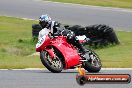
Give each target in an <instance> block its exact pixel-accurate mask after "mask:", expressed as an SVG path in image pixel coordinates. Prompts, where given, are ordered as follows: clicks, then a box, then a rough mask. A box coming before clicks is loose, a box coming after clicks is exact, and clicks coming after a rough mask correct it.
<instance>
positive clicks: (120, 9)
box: [38, 0, 132, 13]
mask: <svg viewBox="0 0 132 88" xmlns="http://www.w3.org/2000/svg"><path fill="white" fill-rule="evenodd" d="M38 1H41V0H38ZM43 2H47V3H55V4H65V5H73V6H86V7H89V8H91V9H100V10H111V11H120V12H131V13H132V9H124V8H116V7H103V6H93V5H82V4H73V3H62V2H53V1H43Z"/></svg>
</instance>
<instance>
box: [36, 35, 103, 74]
mask: <svg viewBox="0 0 132 88" xmlns="http://www.w3.org/2000/svg"><path fill="white" fill-rule="evenodd" d="M45 37H46V38H45ZM44 40H45V42H43V41H44ZM36 51H37V52H40V59H41V62H42V64H43V65H44V66H45V67H46V68H47V69H48V70H49V71H51V72H53V73H59V72H61V71H62V69H73V68H75V67H77V66H82V67H83V68H84V69H85V70H87V71H88V72H99V71H100V69H101V66H102V65H101V61H100V58H99V57H98V55H97V54H96V53H95V52H94V51H92V50H90V49H87V54H88V55H89V58H84V57H83V55H82V54H81V53H78V49H77V48H76V47H74V46H73V45H72V44H69V43H68V42H67V39H66V37H65V36H57V37H54V38H50V37H49V35H47V36H44V38H41V39H40V40H39V41H38V43H37V48H36Z"/></svg>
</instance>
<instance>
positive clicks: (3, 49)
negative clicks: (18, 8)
mask: <svg viewBox="0 0 132 88" xmlns="http://www.w3.org/2000/svg"><path fill="white" fill-rule="evenodd" d="M34 23H38V22H37V21H33V20H23V19H18V18H13V17H5V16H0V68H7V69H12V68H43V65H42V64H41V62H40V59H39V57H38V56H29V55H31V54H32V53H34V52H35V43H34V42H33V40H32V35H31V29H32V28H31V25H32V24H34ZM117 35H118V37H119V39H120V41H121V44H120V45H118V46H108V47H105V48H103V49H96V50H95V51H96V52H97V53H98V54H99V56H100V58H101V60H102V64H103V67H110V68H112V67H123V68H125V67H132V65H131V63H132V39H131V38H132V32H123V31H122V32H121V31H120V32H117Z"/></svg>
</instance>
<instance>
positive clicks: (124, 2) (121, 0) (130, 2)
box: [48, 0, 132, 9]
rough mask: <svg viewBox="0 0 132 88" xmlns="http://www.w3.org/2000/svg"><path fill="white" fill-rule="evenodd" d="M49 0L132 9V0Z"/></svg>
mask: <svg viewBox="0 0 132 88" xmlns="http://www.w3.org/2000/svg"><path fill="white" fill-rule="evenodd" d="M48 1H54V2H64V3H76V4H84V5H95V6H105V7H118V8H130V9H132V0H48Z"/></svg>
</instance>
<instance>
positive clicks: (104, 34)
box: [68, 24, 119, 46]
mask: <svg viewBox="0 0 132 88" xmlns="http://www.w3.org/2000/svg"><path fill="white" fill-rule="evenodd" d="M68 29H69V30H72V31H74V32H75V34H76V35H77V36H78V35H86V37H87V38H90V40H91V41H90V43H89V44H90V45H91V46H92V45H95V46H97V45H108V44H109V43H110V44H119V40H118V38H117V36H116V33H115V31H114V30H113V28H111V27H110V26H108V25H105V24H96V25H90V26H86V27H82V26H80V25H74V26H71V27H68Z"/></svg>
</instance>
